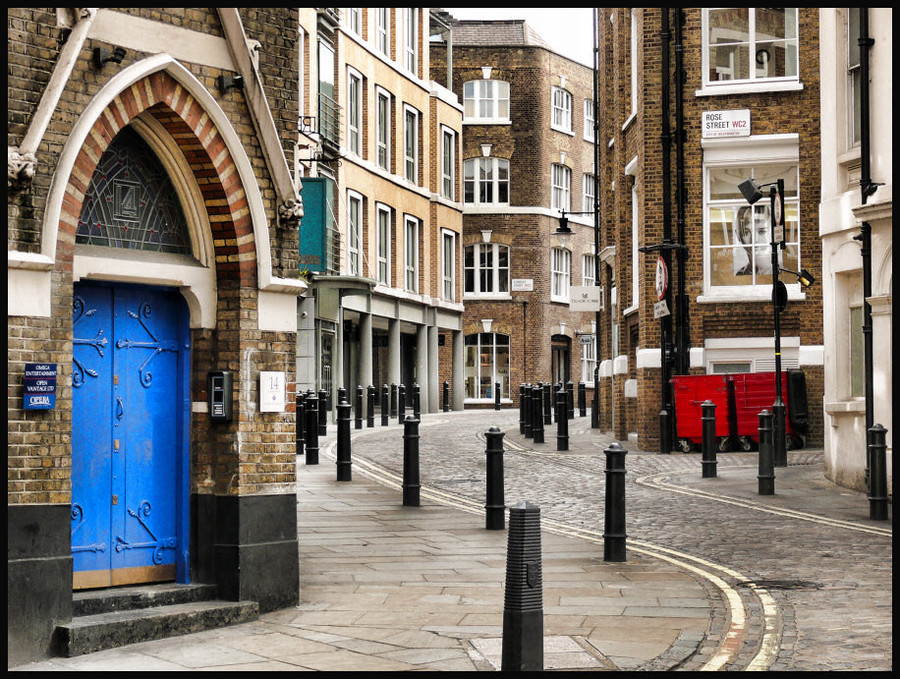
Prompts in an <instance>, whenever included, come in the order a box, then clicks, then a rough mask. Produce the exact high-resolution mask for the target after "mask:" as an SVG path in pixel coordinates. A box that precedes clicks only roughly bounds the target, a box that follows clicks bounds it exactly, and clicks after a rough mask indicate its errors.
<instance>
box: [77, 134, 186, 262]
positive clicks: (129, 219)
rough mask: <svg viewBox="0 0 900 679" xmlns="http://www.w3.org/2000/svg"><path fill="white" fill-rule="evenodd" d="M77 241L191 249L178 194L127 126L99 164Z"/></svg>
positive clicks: (154, 249) (161, 249)
mask: <svg viewBox="0 0 900 679" xmlns="http://www.w3.org/2000/svg"><path fill="white" fill-rule="evenodd" d="M75 242H76V243H79V244H84V245H96V246H101V247H111V248H124V249H130V250H148V251H152V252H166V253H174V254H185V255H189V254H191V251H192V248H191V240H190V236H189V232H188V225H187V221H186V219H185V216H184V211H183V210H182V208H181V203H180V202H179V199H178V193H177V192H176V190H175V187H174V186H173V184H172V181H171V180H170V179H169V176H168V174H167V172H166V170H165V168H164V167H163V165H162V163H161V162H160V161H159V159H158V158H157V156H156V154H155V153H154V151H153V150H152V149H151V148H150V146H149V145H148V144H147V143H146V142H145V141H144V140H143V139H142V138H141V136H140V135H139V134H138V133H137V132H135V131H134V130H132V129H131V128H130V127H126V128H124V129H123V130H122V131H121V132H120V133H119V134H118V135H116V138H115V139H113V141H112V143H111V144H110V145H109V147H108V148H107V149H106V151H105V152H104V153H103V155H102V156H101V158H100V162H99V163H97V168H96V170H95V171H94V175H93V177H91V183H90V185H89V186H88V190H87V192H86V194H85V197H84V203H83V207H82V212H81V218H80V219H79V220H78V231H77V233H76V236H75Z"/></svg>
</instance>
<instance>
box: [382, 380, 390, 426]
mask: <svg viewBox="0 0 900 679" xmlns="http://www.w3.org/2000/svg"><path fill="white" fill-rule="evenodd" d="M390 393H391V388H390V387H389V386H388V385H386V384H382V385H381V426H382V427H386V426H387V425H388V410H389V409H390V399H391V397H390Z"/></svg>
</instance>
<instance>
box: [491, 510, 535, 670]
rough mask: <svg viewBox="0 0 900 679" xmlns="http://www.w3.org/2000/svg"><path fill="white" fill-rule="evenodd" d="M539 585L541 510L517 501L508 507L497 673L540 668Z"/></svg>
mask: <svg viewBox="0 0 900 679" xmlns="http://www.w3.org/2000/svg"><path fill="white" fill-rule="evenodd" d="M543 585H544V583H543V575H542V572H541V509H540V507H538V506H537V505H534V504H532V503H530V502H520V503H519V504H517V505H516V506H515V507H511V508H510V510H509V532H508V534H507V547H506V584H505V588H504V595H503V650H502V656H501V664H500V670H501V672H529V671H531V672H535V671H536V672H540V671H543V669H544V602H543Z"/></svg>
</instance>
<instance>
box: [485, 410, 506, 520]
mask: <svg viewBox="0 0 900 679" xmlns="http://www.w3.org/2000/svg"><path fill="white" fill-rule="evenodd" d="M484 438H485V441H487V446H486V447H485V449H484V453H485V456H486V460H485V493H486V495H485V503H484V527H485V528H486V529H487V530H503V528H504V526H505V525H506V516H505V512H506V504H505V501H504V497H503V432H502V431H500V428H499V427H491V428H490V429H488V430H487V431H486V432H485V433H484Z"/></svg>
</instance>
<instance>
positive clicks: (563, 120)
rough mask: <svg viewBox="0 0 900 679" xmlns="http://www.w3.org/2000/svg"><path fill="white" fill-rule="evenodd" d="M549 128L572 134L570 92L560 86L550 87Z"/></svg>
mask: <svg viewBox="0 0 900 679" xmlns="http://www.w3.org/2000/svg"><path fill="white" fill-rule="evenodd" d="M550 129H552V130H556V131H557V132H565V133H566V134H572V93H571V92H569V91H568V90H566V89H564V88H562V87H551V88H550Z"/></svg>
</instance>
